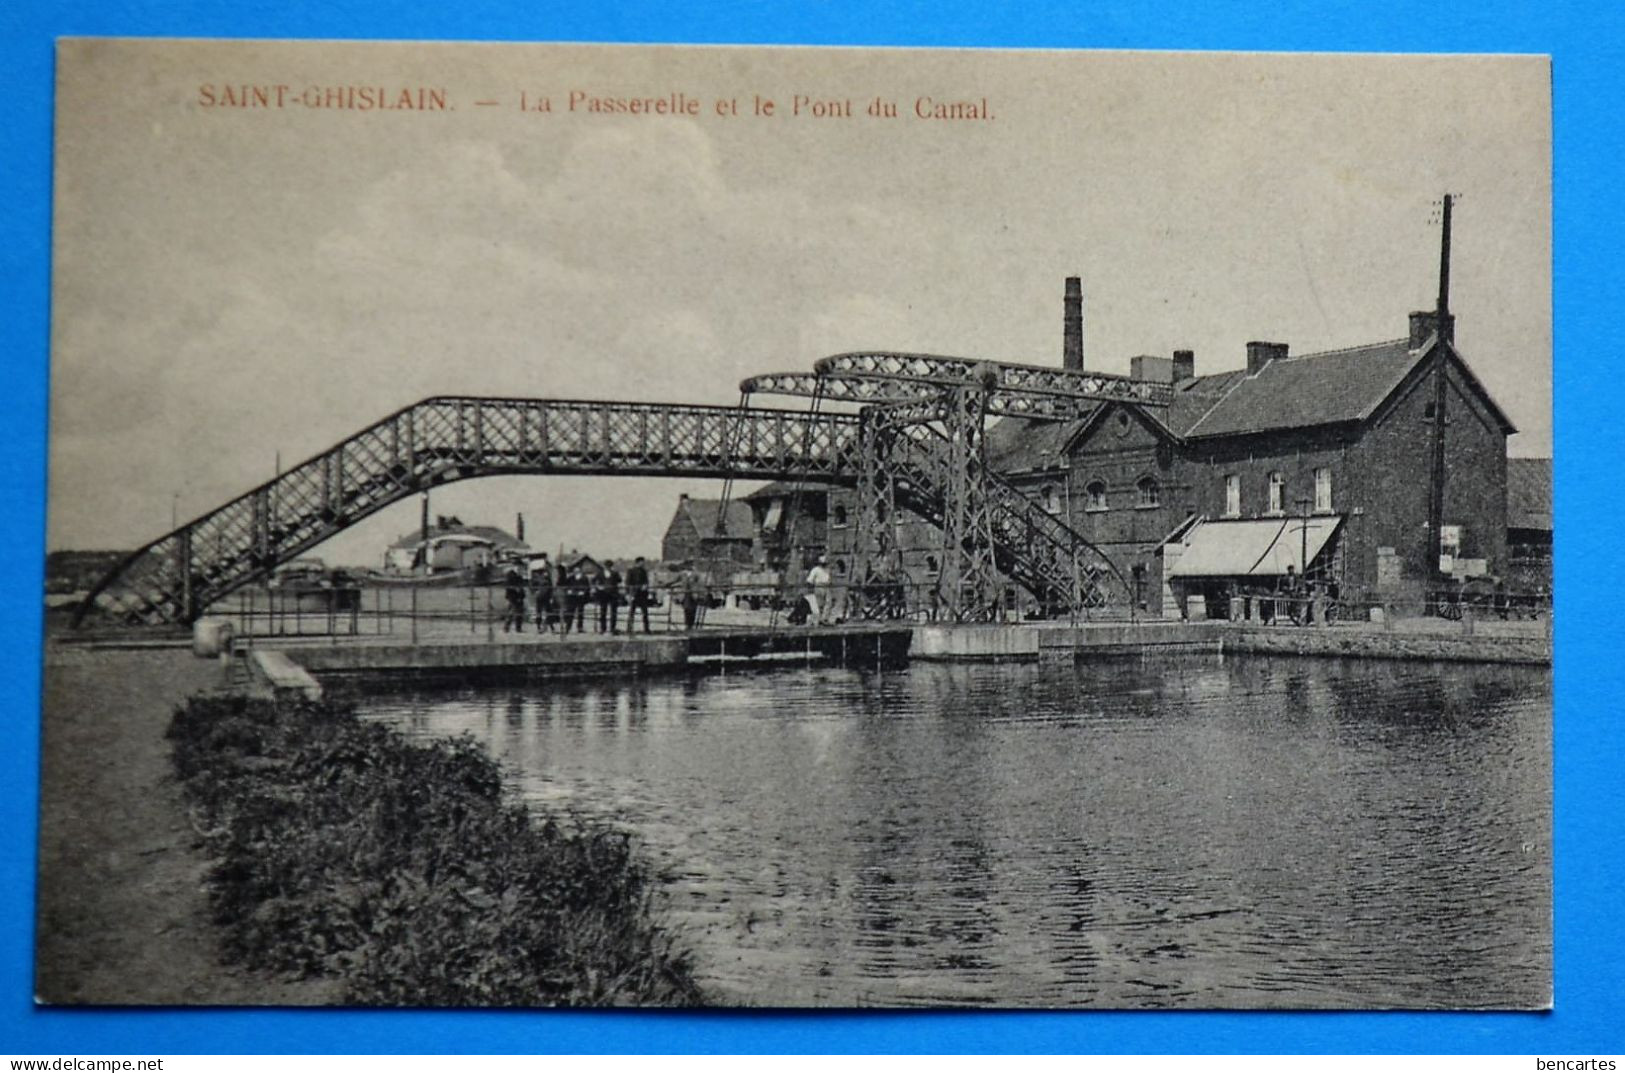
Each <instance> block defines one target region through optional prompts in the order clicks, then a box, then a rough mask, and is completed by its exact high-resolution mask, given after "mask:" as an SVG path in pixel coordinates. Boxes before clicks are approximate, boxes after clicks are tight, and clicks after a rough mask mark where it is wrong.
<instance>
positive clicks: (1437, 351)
mask: <svg viewBox="0 0 1625 1073" xmlns="http://www.w3.org/2000/svg"><path fill="white" fill-rule="evenodd" d="M1451 201H1452V197H1451V195H1450V194H1446V195H1445V196H1444V212H1443V215H1442V217H1441V220H1442V223H1443V225H1444V226H1443V230H1442V233H1441V234H1440V236H1439V301H1438V305H1437V307H1436V308H1435V312H1434V320H1435V322H1436V323H1435V327H1434V336H1435V337H1434V344H1433V465H1432V469H1431V473H1430V477H1431V480H1430V481H1429V485H1428V551H1427V556H1428V561H1427V570H1426V577H1427V579H1428V585H1429V586H1430V588H1432V589H1433V590H1435V591H1437V589H1438V588H1439V587H1440V586H1441V585H1442V584H1443V583H1444V575H1443V573H1442V572H1441V571H1440V569H1439V562H1440V559H1441V558H1442V556H1443V553H1444V426H1445V400H1446V396H1447V392H1446V390H1445V388H1446V368H1447V366H1448V365H1449V354H1450V348H1451V344H1452V342H1453V341H1454V338H1455V334H1456V333H1455V330H1454V326H1453V325H1452V324H1451V322H1450V207H1451ZM1427 603H1428V608H1429V610H1430V611H1431V610H1432V609H1433V605H1434V597H1432V596H1429V597H1428V601H1427Z"/></svg>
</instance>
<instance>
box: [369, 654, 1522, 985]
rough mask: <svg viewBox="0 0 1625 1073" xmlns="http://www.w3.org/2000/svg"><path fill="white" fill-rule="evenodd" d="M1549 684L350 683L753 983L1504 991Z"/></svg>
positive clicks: (721, 978) (1177, 666) (1000, 674)
mask: <svg viewBox="0 0 1625 1073" xmlns="http://www.w3.org/2000/svg"><path fill="white" fill-rule="evenodd" d="M1550 705H1551V687H1550V676H1549V674H1548V673H1546V672H1544V671H1536V670H1529V669H1521V668H1485V667H1467V666H1461V667H1449V666H1445V667H1436V666H1433V665H1426V664H1415V665H1408V664H1385V663H1371V662H1366V663H1361V662H1349V663H1342V662H1337V661H1327V660H1295V659H1261V658H1246V659H1239V660H1238V659H1236V658H1234V657H1230V658H1225V659H1220V658H1219V657H1216V656H1200V657H1197V656H1192V657H1186V658H1182V659H1179V660H1177V661H1175V662H1173V663H1169V662H1167V661H1158V662H1155V663H1151V662H1143V661H1140V660H1137V659H1130V660H1121V661H1112V662H1108V663H1086V664H1080V665H1078V666H1077V667H1075V668H1074V667H1070V666H1065V667H1056V666H1042V667H1035V666H933V665H917V666H914V667H911V668H908V669H907V670H903V671H891V672H886V673H883V674H877V673H859V672H854V671H845V670H841V669H835V668H812V669H805V670H799V669H798V670H786V671H779V672H775V673H772V674H743V675H741V674H730V675H728V676H727V677H725V678H724V677H720V676H719V677H693V678H682V679H669V680H646V681H638V680H632V681H626V682H620V683H605V682H601V681H599V682H590V683H576V684H554V685H549V686H547V687H545V688H543V687H538V686H532V687H524V688H509V689H481V690H478V691H465V692H446V691H439V692H433V693H406V694H398V695H376V696H372V697H369V698H368V699H367V700H366V701H365V702H364V708H365V710H366V711H368V712H369V713H371V714H373V715H376V716H378V717H380V718H386V719H389V720H391V721H393V722H395V723H396V724H397V725H399V726H401V727H402V728H403V729H404V730H405V731H406V732H408V733H412V734H423V735H440V734H457V733H461V732H465V731H467V732H470V733H473V734H475V735H476V736H477V737H479V738H480V739H481V740H483V741H484V742H486V743H487V744H488V746H489V747H490V748H491V750H492V751H493V753H494V754H495V755H496V756H498V758H499V759H501V760H502V761H503V763H504V764H505V765H506V766H507V767H508V768H509V770H510V771H511V773H512V777H513V780H514V782H515V785H516V786H517V787H518V788H519V790H520V792H522V793H523V794H525V795H527V796H528V797H530V798H531V799H533V800H536V801H538V802H545V803H550V804H555V805H564V806H568V807H572V808H577V809H580V810H583V811H593V812H599V813H602V814H607V815H611V816H614V817H616V818H617V819H618V820H619V821H621V822H623V823H625V824H626V825H627V826H628V827H630V828H632V829H633V830H635V831H636V832H637V833H638V834H639V835H640V837H641V838H642V839H643V840H644V842H645V845H646V848H647V850H648V851H649V852H650V853H652V854H653V855H654V856H656V857H657V858H658V859H659V860H660V861H661V862H662V864H663V865H664V866H665V867H666V868H667V869H668V870H669V871H670V872H671V874H672V876H673V881H672V883H671V884H670V886H669V903H670V909H671V912H672V914H673V916H674V917H676V918H677V919H678V920H679V921H680V922H681V923H682V925H683V926H684V928H685V929H686V931H687V933H688V935H689V937H690V940H691V942H692V943H693V944H694V945H695V946H696V948H697V950H698V952H699V956H700V961H701V969H702V972H703V975H704V977H705V981H706V983H707V984H708V985H709V986H710V988H711V990H712V992H713V994H715V995H716V996H717V997H718V998H719V999H720V1000H722V1001H726V1002H741V1003H765V1004H775V1005H801V1004H842V1005H848V1004H860V1003H888V1004H912V1003H951V1004H965V1005H974V1004H1015V1005H1060V1006H1072V1005H1085V1006H1137V1007H1158V1006H1168V1007H1180V1006H1213V1005H1218V1006H1232V1007H1253V1006H1272V1005H1292V1006H1303V1005H1308V1006H1332V1007H1345V1006H1361V1007H1369V1006H1445V1007H1455V1006H1508V1005H1511V1006H1531V1005H1541V1004H1543V1003H1544V1002H1545V1001H1546V1000H1547V998H1548V997H1549V981H1550V961H1551V947H1550V880H1549V876H1550V760H1549V757H1550Z"/></svg>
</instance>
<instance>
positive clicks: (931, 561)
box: [925, 555, 942, 577]
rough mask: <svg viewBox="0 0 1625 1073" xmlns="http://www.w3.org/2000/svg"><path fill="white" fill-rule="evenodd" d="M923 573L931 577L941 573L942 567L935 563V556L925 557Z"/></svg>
mask: <svg viewBox="0 0 1625 1073" xmlns="http://www.w3.org/2000/svg"><path fill="white" fill-rule="evenodd" d="M925 572H926V573H928V574H930V575H931V576H932V577H935V576H937V575H938V574H940V573H942V565H941V564H940V563H938V562H937V557H936V556H935V555H927V556H926V557H925Z"/></svg>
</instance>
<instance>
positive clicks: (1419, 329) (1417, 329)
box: [1411, 309, 1456, 350]
mask: <svg viewBox="0 0 1625 1073" xmlns="http://www.w3.org/2000/svg"><path fill="white" fill-rule="evenodd" d="M1444 316H1445V324H1446V325H1447V326H1448V327H1450V328H1454V327H1455V324H1456V318H1455V315H1454V314H1452V313H1446V314H1445V315H1444ZM1440 334H1450V333H1441V332H1440V331H1439V311H1438V310H1436V309H1419V310H1417V311H1416V312H1414V313H1412V314H1411V349H1412V350H1420V349H1421V348H1422V347H1423V346H1424V345H1425V344H1426V343H1427V341H1428V340H1429V339H1431V338H1432V337H1433V336H1435V335H1440Z"/></svg>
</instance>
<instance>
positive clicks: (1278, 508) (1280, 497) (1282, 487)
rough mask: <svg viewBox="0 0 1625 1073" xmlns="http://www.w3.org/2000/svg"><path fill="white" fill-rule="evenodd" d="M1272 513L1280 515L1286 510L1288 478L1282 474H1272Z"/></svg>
mask: <svg viewBox="0 0 1625 1073" xmlns="http://www.w3.org/2000/svg"><path fill="white" fill-rule="evenodd" d="M1269 509H1270V513H1271V514H1280V513H1281V512H1283V511H1284V510H1286V478H1285V477H1282V476H1281V474H1280V473H1278V472H1277V473H1271V474H1270V508H1269Z"/></svg>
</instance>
